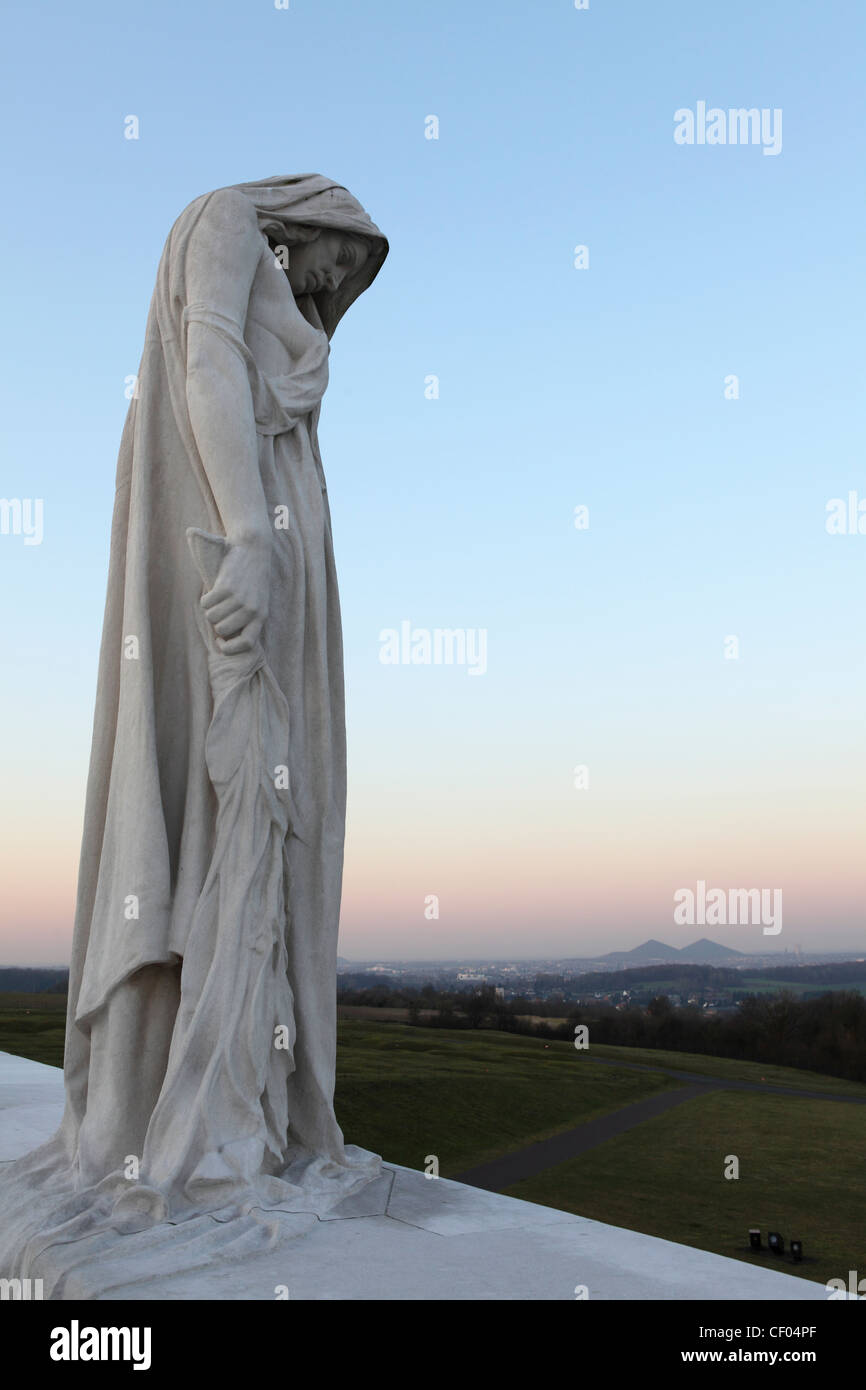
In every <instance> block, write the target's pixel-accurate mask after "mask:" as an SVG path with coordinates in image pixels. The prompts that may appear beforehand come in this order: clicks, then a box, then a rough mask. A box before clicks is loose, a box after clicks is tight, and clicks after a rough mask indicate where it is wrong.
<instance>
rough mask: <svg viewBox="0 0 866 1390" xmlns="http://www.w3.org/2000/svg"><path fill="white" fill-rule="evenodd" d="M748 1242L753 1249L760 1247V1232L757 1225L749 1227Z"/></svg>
mask: <svg viewBox="0 0 866 1390" xmlns="http://www.w3.org/2000/svg"><path fill="white" fill-rule="evenodd" d="M749 1244H750V1245H751V1247H752V1249H753V1250H760V1249H761V1232H760V1230H759V1229H758V1227H757V1226H750V1227H749Z"/></svg>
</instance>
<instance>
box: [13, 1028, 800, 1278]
mask: <svg viewBox="0 0 866 1390" xmlns="http://www.w3.org/2000/svg"><path fill="white" fill-rule="evenodd" d="M62 1108H63V1077H62V1073H61V1072H60V1071H59V1070H58V1069H56V1068H54V1067H46V1066H43V1065H41V1064H40V1063H38V1062H30V1061H27V1060H25V1059H23V1058H20V1057H11V1056H9V1055H8V1054H6V1053H0V1135H2V1139H0V1144H2V1149H0V1152H2V1155H3V1159H4V1160H5V1161H8V1160H10V1159H12V1158H16V1157H18V1156H19V1155H20V1154H22V1153H25V1152H27V1150H28V1149H29V1148H32V1147H33V1146H34V1145H36V1144H38V1143H41V1142H42V1140H43V1139H44V1138H45V1137H46V1134H47V1133H50V1132H52V1131H53V1129H54V1128H55V1127H56V1125H57V1124H58V1123H59V1120H60V1115H61V1112H62ZM268 1216H269V1218H270V1219H271V1220H272V1221H273V1223H274V1234H273V1238H272V1243H271V1248H269V1249H267V1250H264V1251H263V1250H261V1249H260V1242H257V1243H253V1244H251V1245H250V1247H249V1250H248V1253H244V1251H245V1246H244V1240H245V1233H244V1231H243V1230H242V1229H241V1227H240V1226H239V1227H238V1231H239V1237H238V1241H237V1247H236V1249H235V1250H234V1251H232V1248H231V1247H230V1246H229V1247H228V1248H226V1247H225V1245H221V1246H220V1247H219V1249H218V1252H217V1254H216V1256H215V1255H214V1249H213V1243H212V1240H211V1239H210V1236H211V1234H212V1232H213V1221H214V1218H213V1217H207V1216H206V1217H199V1218H196V1219H195V1220H192V1221H188V1222H183V1223H180V1224H177V1225H172V1224H169V1223H166V1224H164V1225H162V1226H160V1227H157V1228H155V1229H151V1230H149V1231H144V1232H141V1233H139V1234H135V1235H125V1236H119V1235H118V1236H112V1237H111V1238H110V1239H107V1238H106V1235H105V1233H100V1234H99V1235H96V1236H93V1237H89V1238H87V1239H85V1240H83V1241H78V1242H75V1243H74V1244H70V1245H66V1246H54V1247H50V1248H49V1249H47V1250H46V1251H45V1252H44V1253H43V1254H42V1255H41V1256H40V1261H39V1267H38V1268H37V1269H36V1270H35V1271H34V1273H35V1274H36V1275H39V1276H43V1277H44V1278H45V1281H46V1287H51V1288H53V1289H54V1290H55V1292H54V1297H55V1298H60V1299H96V1300H117V1299H137V1300H161V1299H218V1300H233V1299H237V1300H249V1299H255V1300H269V1301H271V1300H274V1299H276V1298H279V1297H286V1296H288V1298H289V1299H290V1300H296V1299H317V1300H343V1299H351V1300H383V1301H391V1300H394V1301H399V1300H415V1299H417V1300H434V1301H435V1300H450V1299H460V1300H499V1299H505V1300H563V1299H564V1300H573V1299H574V1298H575V1290H576V1289H577V1288H578V1287H579V1286H585V1287H586V1289H587V1292H588V1296H589V1299H590V1301H591V1300H593V1299H616V1300H641V1299H670V1300H704V1299H724V1300H734V1301H752V1300H757V1301H764V1300H773V1299H781V1300H816V1299H820V1300H824V1299H826V1297H827V1294H826V1290H825V1288H824V1285H823V1284H818V1283H814V1282H812V1281H810V1280H807V1279H801V1278H798V1277H796V1276H793V1275H789V1274H784V1273H782V1272H781V1271H779V1270H776V1269H771V1268H767V1269H763V1268H760V1267H757V1266H754V1265H751V1264H747V1263H745V1262H744V1261H740V1260H733V1259H727V1258H725V1257H724V1256H721V1255H712V1254H708V1253H706V1252H705V1251H701V1250H693V1249H692V1248H691V1247H689V1246H685V1245H679V1244H676V1243H675V1242H673V1241H667V1240H659V1239H657V1238H656V1237H654V1236H647V1235H641V1234H640V1233H639V1232H636V1231H628V1230H625V1229H623V1228H621V1227H618V1226H608V1225H605V1224H604V1223H603V1222H600V1221H590V1220H587V1219H586V1218H584V1217H580V1216H571V1215H569V1214H568V1213H566V1212H561V1211H555V1210H554V1209H553V1208H551V1207H542V1206H537V1205H535V1204H534V1203H530V1202H520V1201H515V1200H514V1199H513V1198H511V1197H503V1196H500V1195H499V1194H497V1193H491V1192H484V1191H481V1190H480V1189H478V1188H473V1187H467V1186H466V1185H465V1184H463V1183H456V1182H451V1181H449V1180H447V1179H444V1178H439V1179H428V1178H427V1177H426V1176H425V1175H424V1174H423V1173H420V1172H416V1171H414V1170H412V1169H408V1168H402V1167H400V1166H399V1165H397V1164H386V1165H385V1168H384V1171H383V1173H382V1176H381V1177H380V1178H378V1179H377V1180H376V1181H375V1182H373V1183H371V1184H369V1185H368V1186H367V1187H366V1188H363V1189H362V1190H361V1191H360V1192H358V1193H357V1194H355V1195H354V1196H351V1197H349V1198H347V1199H346V1200H345V1201H344V1202H343V1203H341V1205H340V1206H338V1207H336V1208H335V1209H334V1210H333V1211H331V1212H330V1213H328V1215H327V1216H325V1217H322V1218H316V1217H312V1216H311V1217H310V1220H309V1230H308V1231H307V1233H306V1234H303V1235H301V1236H300V1237H299V1235H298V1228H297V1222H298V1217H297V1215H289V1214H285V1213H281V1212H276V1213H274V1212H270V1213H268ZM281 1231H283V1232H284V1234H285V1239H282V1238H281ZM91 1246H92V1248H90V1247H91ZM2 1273H3V1271H2V1270H0V1275H2Z"/></svg>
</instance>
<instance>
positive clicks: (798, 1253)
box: [791, 1240, 803, 1265]
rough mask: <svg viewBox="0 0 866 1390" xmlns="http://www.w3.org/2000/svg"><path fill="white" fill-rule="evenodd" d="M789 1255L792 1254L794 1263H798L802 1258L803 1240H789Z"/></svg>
mask: <svg viewBox="0 0 866 1390" xmlns="http://www.w3.org/2000/svg"><path fill="white" fill-rule="evenodd" d="M791 1255H792V1256H793V1259H794V1264H795V1265H798V1264H799V1263H800V1261H801V1260H802V1258H803V1242H802V1241H801V1240H792V1241H791Z"/></svg>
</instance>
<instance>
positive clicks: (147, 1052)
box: [0, 174, 388, 1274]
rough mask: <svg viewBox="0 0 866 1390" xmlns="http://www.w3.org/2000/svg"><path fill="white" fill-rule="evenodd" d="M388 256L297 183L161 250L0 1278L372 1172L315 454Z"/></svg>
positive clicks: (196, 214) (215, 206)
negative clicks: (347, 331) (44, 1121)
mask: <svg viewBox="0 0 866 1390" xmlns="http://www.w3.org/2000/svg"><path fill="white" fill-rule="evenodd" d="M387 251H388V244H387V242H386V240H385V238H384V237H383V236H382V234H381V233H380V232H379V230H378V228H377V227H376V226H375V225H374V224H373V222H372V221H371V220H370V218H369V217H368V216H367V214H366V213H365V212H364V210H363V208H361V206H360V205H359V204H358V203H357V202H356V200H355V199H354V198H353V197H352V196H351V194H350V193H348V191H347V190H346V189H345V188H342V187H341V186H340V185H339V184H335V183H333V182H332V181H331V180H330V179H327V178H324V177H322V176H321V175H318V174H302V175H297V176H292V177H275V178H271V179H264V180H262V181H261V182H258V183H247V184H238V185H236V186H233V187H229V188H222V189H219V190H217V191H216V192H214V193H210V194H207V195H205V196H203V197H200V198H197V199H196V200H195V201H194V202H193V203H191V204H190V205H189V207H187V208H186V210H185V211H184V212H183V213H182V214H181V216H180V217H179V218H178V220H177V222H176V223H175V225H174V227H173V228H172V230H171V233H170V234H169V237H168V241H167V242H166V245H165V249H164V252H163V255H162V259H161V262H160V266H159V271H158V274H157V281H156V288H155V291H154V295H153V300H152V303H151V308H150V314H149V318H148V322H147V331H146V339H145V347H144V353H143V357H142V360H141V367H140V371H139V374H138V379H137V386H136V390H135V396H134V399H133V400H132V402H131V407H130V410H129V414H128V417H127V421H126V425H125V428H124V432H123V438H122V442H121V447H120V457H119V463H118V470H117V493H116V501H115V508H114V520H113V528H112V537H111V559H110V569H109V579H108V597H107V603H106V610H105V621H104V629H103V638H102V648H101V654H100V663H99V678H98V689H97V699H96V714H95V722H94V732H93V747H92V754H91V765H90V775H89V781H88V789H87V802H86V810H85V824H84V839H83V848H82V855H81V867H80V875H79V886H78V901H77V909H76V920H75V932H74V940H73V952H72V965H71V973H70V986H69V1009H68V1016H67V1032H66V1059H65V1087H66V1110H65V1114H64V1118H63V1122H62V1125H61V1128H60V1130H59V1131H58V1133H57V1134H56V1135H55V1137H54V1138H53V1139H52V1140H51V1141H50V1142H49V1143H48V1144H46V1145H44V1146H43V1147H42V1148H40V1149H37V1150H35V1151H34V1152H33V1153H32V1154H28V1155H27V1156H26V1157H24V1158H22V1159H19V1160H18V1161H17V1162H16V1163H14V1164H10V1165H8V1168H7V1171H6V1172H4V1173H3V1174H2V1180H0V1226H2V1228H3V1234H2V1235H0V1254H2V1255H3V1257H4V1258H3V1261H2V1263H3V1272H4V1273H13V1272H16V1271H15V1270H13V1269H12V1268H11V1267H10V1266H12V1265H14V1264H17V1265H18V1267H19V1270H20V1272H21V1273H23V1274H27V1273H29V1272H31V1271H30V1270H28V1269H26V1268H24V1267H23V1266H24V1265H26V1263H27V1259H28V1252H29V1258H30V1260H31V1263H32V1260H33V1258H35V1255H36V1252H37V1251H44V1250H45V1249H47V1248H49V1247H50V1246H51V1245H52V1244H63V1243H69V1242H73V1241H80V1240H82V1239H83V1238H84V1237H85V1236H86V1235H87V1234H93V1233H96V1232H100V1231H101V1232H103V1233H107V1232H109V1231H111V1232H114V1233H115V1234H117V1233H130V1232H141V1231H143V1230H147V1229H150V1228H153V1227H154V1226H156V1225H159V1224H161V1223H162V1224H164V1223H170V1224H172V1225H173V1226H175V1227H177V1228H179V1227H180V1225H181V1224H182V1223H184V1222H186V1221H190V1220H191V1219H193V1218H199V1217H201V1216H202V1215H204V1214H208V1215H210V1216H212V1217H216V1218H217V1221H218V1222H220V1223H228V1224H229V1225H231V1224H232V1222H233V1220H234V1219H235V1218H243V1217H244V1216H245V1215H246V1216H249V1214H250V1213H254V1212H258V1213H261V1212H267V1211H274V1210H278V1211H284V1212H306V1213H310V1212H312V1213H316V1212H318V1213H321V1212H323V1211H325V1210H328V1209H330V1208H332V1207H333V1206H334V1204H336V1203H337V1202H338V1201H340V1200H341V1199H342V1198H343V1197H344V1196H345V1195H346V1194H348V1193H351V1192H353V1191H355V1190H356V1189H358V1188H359V1187H361V1186H364V1185H365V1184H366V1183H368V1182H369V1181H370V1180H371V1178H373V1177H375V1176H376V1174H377V1173H378V1171H379V1164H380V1160H379V1158H378V1157H377V1156H376V1155H374V1154H369V1153H366V1152H365V1151H363V1150H359V1149H356V1148H353V1147H351V1146H347V1145H345V1144H344V1141H343V1136H342V1134H341V1131H340V1128H339V1126H338V1124H337V1120H336V1118H335V1114H334V1107H333V1093H334V1065H335V1050H336V1041H335V1031H336V1025H335V1007H336V1006H335V978H336V944H337V925H338V914H339V903H340V891H341V877H342V855H343V834H344V820H345V795H346V760H345V726H344V709H343V670H342V642H341V632H340V610H339V600H338V594H337V583H336V576H335V568H334V556H333V549H332V541H331V524H330V514H329V507H328V498H327V491H326V487H325V479H324V475H323V472H322V463H321V458H320V455H319V449H318V444H317V437H316V426H317V421H318V416H319V408H320V402H321V399H322V395H323V393H324V391H325V387H326V385H327V381H328V354H329V351H330V348H329V339H330V338H331V335H332V334H333V332H334V329H335V328H336V326H337V324H338V322H339V320H340V319H341V317H342V315H343V314H344V313H345V312H346V310H347V309H348V308H349V306H350V305H351V304H352V303H353V301H354V300H355V299H356V298H357V297H358V295H360V294H361V293H362V292H363V291H364V290H365V289H367V287H368V286H369V285H370V284H371V282H372V281H373V279H374V278H375V276H376V274H377V273H378V271H379V268H380V267H381V265H382V263H383V261H384V259H385V256H386V254H387ZM234 1229H235V1230H236V1229H237V1228H236V1227H235V1228H234ZM32 1272H34V1273H37V1274H38V1273H39V1270H38V1269H35V1268H34V1269H33V1271H32Z"/></svg>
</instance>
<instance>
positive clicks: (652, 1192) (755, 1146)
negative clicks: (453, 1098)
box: [508, 1091, 866, 1294]
mask: <svg viewBox="0 0 866 1390" xmlns="http://www.w3.org/2000/svg"><path fill="white" fill-rule="evenodd" d="M864 1147H866V1108H861V1107H860V1106H854V1105H835V1104H833V1103H832V1102H830V1101H817V1100H816V1101H813V1100H794V1099H790V1100H789V1099H787V1098H783V1097H781V1096H761V1095H749V1094H748V1093H744V1092H742V1091H739V1092H730V1091H728V1092H721V1093H716V1094H712V1095H707V1096H700V1097H698V1098H697V1099H695V1100H691V1101H689V1102H688V1103H687V1104H686V1105H683V1106H681V1107H679V1108H677V1109H675V1110H671V1111H668V1112H667V1113H666V1114H664V1115H659V1116H658V1117H657V1118H655V1119H653V1120H648V1121H647V1122H646V1124H643V1125H641V1126H640V1127H639V1128H637V1129H634V1130H632V1131H631V1132H630V1133H628V1134H623V1135H620V1136H619V1138H617V1139H612V1140H610V1141H609V1142H608V1143H607V1144H603V1145H602V1146H601V1147H600V1148H598V1149H595V1150H592V1151H591V1152H589V1153H587V1154H584V1155H583V1156H582V1157H581V1158H576V1159H572V1160H570V1161H569V1162H568V1163H562V1164H559V1165H558V1166H557V1167H555V1168H551V1169H548V1171H547V1172H546V1173H542V1174H540V1175H539V1176H538V1177H536V1178H529V1179H527V1180H525V1181H524V1182H520V1183H515V1185H514V1186H513V1187H510V1188H509V1189H508V1195H509V1196H510V1197H521V1198H523V1199H524V1200H525V1201H530V1202H540V1203H542V1204H543V1205H546V1206H552V1207H558V1208H560V1209H561V1210H564V1211H571V1212H575V1213H577V1214H578V1215H580V1216H589V1217H592V1218H594V1219H595V1220H597V1221H605V1222H608V1223H609V1224H611V1225H614V1226H627V1227H629V1228H630V1229H631V1230H635V1231H643V1232H645V1233H646V1234H648V1235H654V1236H661V1237H663V1238H664V1239H665V1240H673V1241H679V1242H681V1243H682V1244H684V1245H692V1246H695V1247H697V1248H698V1249H700V1250H712V1251H714V1252H715V1253H716V1254H719V1255H728V1256H731V1257H733V1258H735V1259H740V1260H746V1261H748V1262H749V1263H750V1264H759V1265H765V1266H767V1267H769V1268H771V1269H781V1270H784V1272H785V1273H786V1274H799V1275H801V1276H802V1277H803V1278H804V1279H813V1280H815V1281H816V1282H818V1283H826V1281H827V1280H828V1279H830V1278H831V1277H837V1276H838V1277H841V1278H843V1279H845V1281H846V1283H847V1279H848V1271H849V1270H850V1269H856V1270H859V1271H860V1275H861V1277H862V1275H863V1274H864V1273H866V1164H864V1162H863V1152H864ZM728 1154H736V1155H737V1157H738V1158H739V1161H740V1176H739V1178H737V1179H726V1178H725V1177H724V1168H725V1158H726V1156H727V1155H728ZM750 1226H759V1227H760V1228H761V1231H762V1233H763V1240H764V1245H765V1247H766V1236H767V1231H768V1230H775V1231H780V1232H781V1234H782V1235H783V1236H784V1237H785V1241H786V1246H787V1245H788V1244H789V1242H790V1240H791V1238H792V1237H793V1238H794V1239H795V1240H797V1239H799V1240H802V1242H803V1248H804V1255H805V1256H806V1259H805V1260H804V1262H803V1264H801V1265H795V1264H793V1263H792V1262H791V1260H790V1258H788V1257H785V1258H784V1259H781V1260H780V1259H776V1258H774V1257H772V1256H770V1255H766V1254H765V1255H763V1256H753V1255H751V1254H750V1252H749V1245H748V1230H749V1227H750ZM731 1292H732V1294H733V1292H734V1290H732V1291H731Z"/></svg>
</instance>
